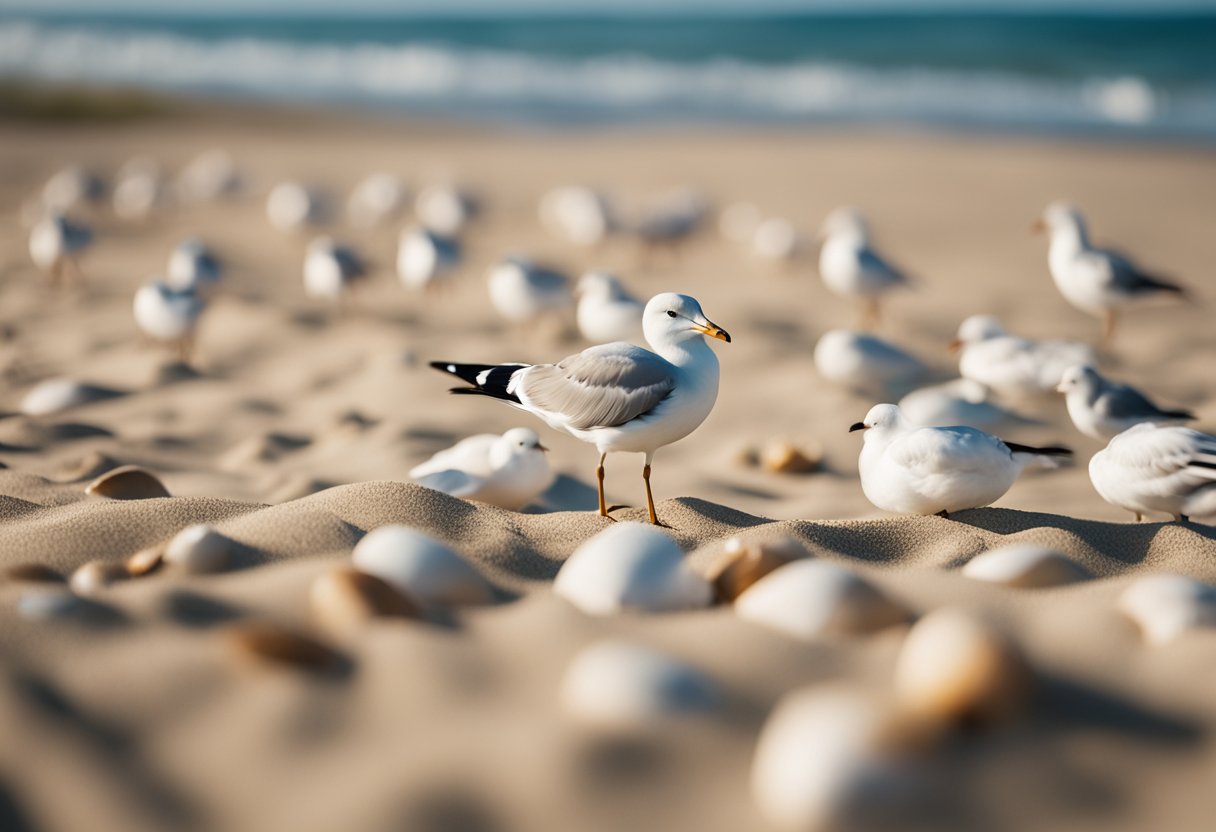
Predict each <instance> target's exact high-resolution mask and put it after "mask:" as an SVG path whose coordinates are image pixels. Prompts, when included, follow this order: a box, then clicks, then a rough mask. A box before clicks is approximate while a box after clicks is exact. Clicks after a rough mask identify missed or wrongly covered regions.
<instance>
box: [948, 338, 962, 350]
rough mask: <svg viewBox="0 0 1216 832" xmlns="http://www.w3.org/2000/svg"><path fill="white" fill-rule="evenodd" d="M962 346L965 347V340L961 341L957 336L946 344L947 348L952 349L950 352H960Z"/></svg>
mask: <svg viewBox="0 0 1216 832" xmlns="http://www.w3.org/2000/svg"><path fill="white" fill-rule="evenodd" d="M962 348H963V342H962V341H960V340H959V339H958V338H955V339H954V340H952V341H951V342H950V343H949V344H946V349H948V350H950V352H958V351H959V350H961V349H962Z"/></svg>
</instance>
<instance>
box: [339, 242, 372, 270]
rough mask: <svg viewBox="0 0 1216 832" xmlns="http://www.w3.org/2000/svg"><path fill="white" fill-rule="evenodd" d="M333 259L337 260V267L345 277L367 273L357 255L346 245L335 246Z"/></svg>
mask: <svg viewBox="0 0 1216 832" xmlns="http://www.w3.org/2000/svg"><path fill="white" fill-rule="evenodd" d="M334 259H335V260H337V261H338V267H339V268H340V269H341V270H342V274H344V275H346V276H347V277H362V276H363V275H365V274H366V273H367V269H366V268H365V267H364V265H363V261H362V260H360V259H359V255H357V254H355V252H354V249H350V248H347V247H346V246H335V247H334Z"/></svg>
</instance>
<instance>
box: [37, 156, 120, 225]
mask: <svg viewBox="0 0 1216 832" xmlns="http://www.w3.org/2000/svg"><path fill="white" fill-rule="evenodd" d="M105 195H106V183H105V180H104V179H102V178H101V176H99V175H98V174H96V173H94V172H93V171H91V170H89V169H87V168H83V167H80V166H78V165H76V166H73V167H69V168H64V169H63V170H61V171H58V172H57V173H56V174H55V175H54V176H52V177H51V178H50V179H48V180H47V181H46V184H45V185H43V186H42V204H43V205H44V206H45V207H47V208H50V209H52V210H55V211H58V212H60V213H63V212H67V211H71V210H73V209H78V208H87V207H88V206H90V205H94V204H96V203H98V202H100V201H101V200H102V198H103V197H105Z"/></svg>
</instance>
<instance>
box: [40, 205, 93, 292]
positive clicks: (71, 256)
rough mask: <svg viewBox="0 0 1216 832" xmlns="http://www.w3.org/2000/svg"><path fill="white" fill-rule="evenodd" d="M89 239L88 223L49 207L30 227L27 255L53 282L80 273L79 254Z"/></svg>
mask: <svg viewBox="0 0 1216 832" xmlns="http://www.w3.org/2000/svg"><path fill="white" fill-rule="evenodd" d="M92 242H93V232H92V231H90V230H89V228H88V226H86V225H83V224H81V223H79V222H77V221H75V220H72V219H69V218H68V217H67V216H65V215H64V214H62V213H61V212H59V211H58V210H56V209H54V208H51V209H48V210H47V211H45V212H44V213H43V215H42V218H41V219H40V220H39V221H38V222H37V223H35V224H34V227H33V228H32V229H31V230H30V259H32V260H33V261H34V265H35V266H37V267H38V268H39V269H41V270H42V271H44V272H46V273H47V274H48V275H49V276H50V278H51V285H52V286H54V285H56V284H58V283H59V280H60V278H63V277H71V278H79V277H80V274H81V272H80V263H79V261H78V257H79V256H80V254H81V253H82V252H84V250H85V249H87V248H88V247H89V246H90V245H91V244H92Z"/></svg>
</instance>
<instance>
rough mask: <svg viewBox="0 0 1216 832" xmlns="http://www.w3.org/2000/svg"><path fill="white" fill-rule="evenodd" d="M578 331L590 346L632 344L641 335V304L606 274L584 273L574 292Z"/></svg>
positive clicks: (612, 276) (613, 277)
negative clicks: (611, 343)
mask: <svg viewBox="0 0 1216 832" xmlns="http://www.w3.org/2000/svg"><path fill="white" fill-rule="evenodd" d="M574 293H575V295H576V296H577V297H578V309H577V310H576V314H575V319H576V321H577V322H578V331H579V332H580V333H582V335H583V337H584V338H586V339H587V340H588V341H590V342H591V343H593V344H607V343H609V342H610V341H633V340H635V339H636V338H637V337H638V335H639V334H641V333H642V310H644V309H645V308H646V307H645V304H643V303H642V302H641V301H640V300H638V299H637V298H635V297H634V296H633V295H631V294H630V293H629V290H628V289H626V288H625V287H624V285H623V284H622V283H621V281H620V279H619V278H618V277H617V276H616V275H614V274H609V273H608V272H587V273H586V274H585V275H583V276H582V277H580V278H579V279H578V287H577V288H576V289H575V292H574Z"/></svg>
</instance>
